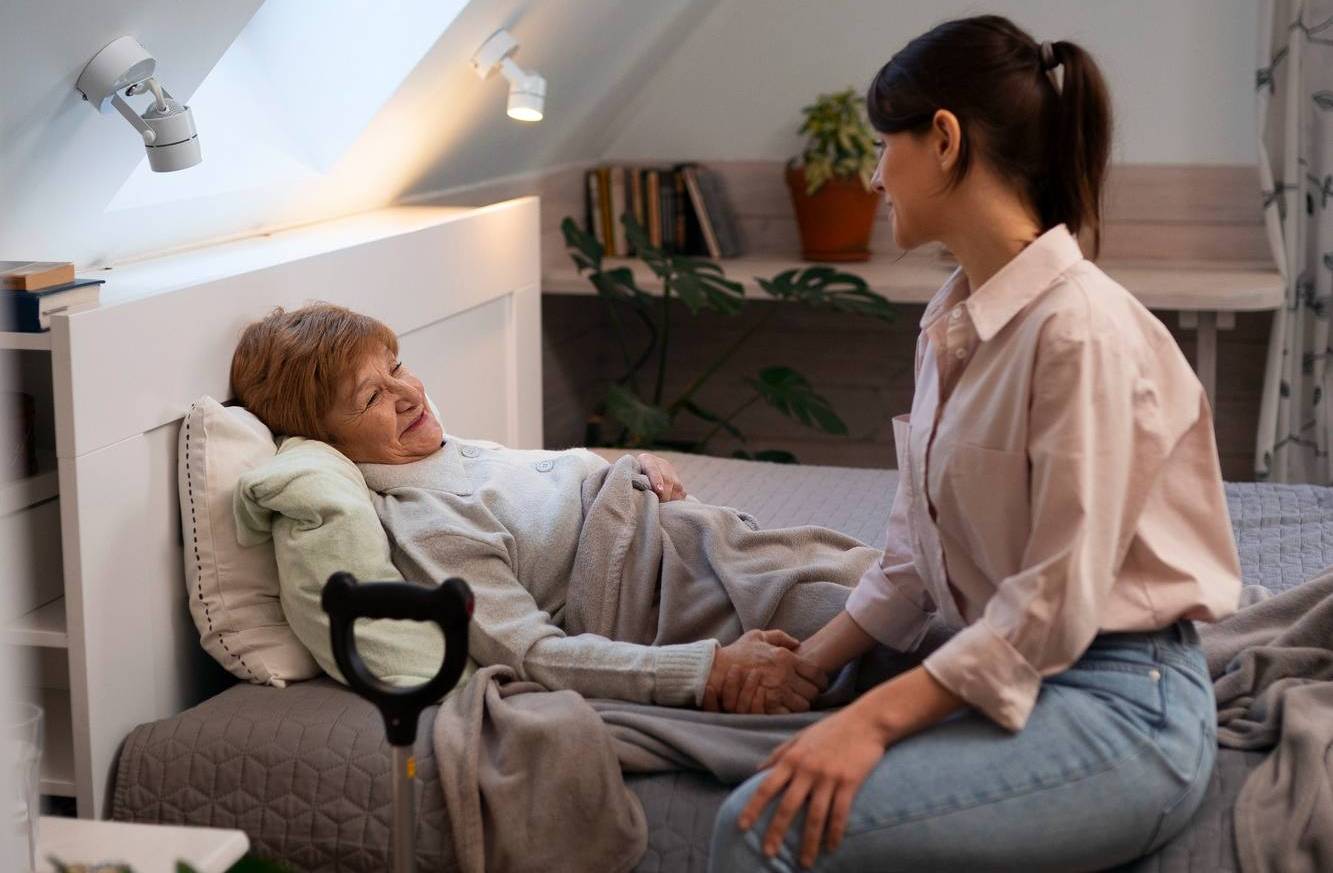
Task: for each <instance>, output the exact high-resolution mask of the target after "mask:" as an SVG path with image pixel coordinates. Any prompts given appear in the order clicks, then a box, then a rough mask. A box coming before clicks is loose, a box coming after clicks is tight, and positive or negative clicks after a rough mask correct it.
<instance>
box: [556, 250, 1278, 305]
mask: <svg viewBox="0 0 1333 873" xmlns="http://www.w3.org/2000/svg"><path fill="white" fill-rule="evenodd" d="M719 263H720V264H721V266H722V269H723V270H724V271H725V272H726V274H727V278H729V279H733V280H735V281H738V282H740V283H741V285H742V286H744V288H745V293H746V295H747V296H748V295H755V296H756V297H758V298H760V299H762V298H763V297H765V296H766V295H764V294H763V292H762V291H761V290H760V288H759V283H758V282H757V281H755V277H756V276H757V277H761V278H765V279H767V278H772V277H773V276H776V275H777V274H778V273H781V272H782V271H784V270H790V269H793V268H795V269H802V268H805V267H812V266H816V264H814V263H813V262H811V261H802V260H799V259H797V258H781V257H776V256H767V257H742V258H724V259H722V260H721V261H719ZM603 264H604V266H605V268H606V269H612V268H615V267H623V266H629V267H632V268H633V269H634V275H635V277H636V279H637V280H638V282H639V286H640V287H641V288H643V289H644V290H645V291H648V292H649V293H652V294H661V293H662V283H661V281H660V280H659V279H658V278H657V276H655V275H654V274H653V273H652V272H651V271H650V270H649V269H648V267H647V266H646V265H644V264H643V262H641V261H638V260H636V259H633V258H629V259H627V258H607V259H606V260H605V261H604V262H603ZM826 266H831V267H837V268H838V269H840V270H844V271H846V272H848V273H855V274H856V275H858V276H860V277H862V278H863V279H865V280H866V283H867V284H868V285H869V286H870V288H871V290H873V291H875V292H876V293H878V294H880V295H881V296H883V297H884V298H885V299H887V300H890V301H892V302H894V303H925V302H927V301H928V300H930V298H931V297H932V296H933V295H934V294H935V292H936V291H938V290H939V288H940V286H941V285H943V284H944V281H945V280H946V279H948V278H949V276H950V274H951V273H953V271H954V269H955V268H956V266H957V265H956V264H953V263H950V262H948V261H946V260H944V259H942V258H940V257H938V256H934V255H922V254H909V255H905V256H903V257H896V256H893V257H890V256H887V255H885V256H873V257H871V259H870V260H868V261H861V262H859V263H848V264H828V265H826ZM1101 266H1102V268H1103V269H1104V270H1105V271H1106V273H1107V274H1108V275H1109V276H1110V277H1111V278H1112V279H1115V280H1116V281H1117V282H1119V283H1120V284H1122V285H1124V286H1125V288H1127V289H1128V290H1129V291H1130V292H1131V293H1132V294H1134V296H1135V297H1137V298H1138V299H1139V300H1140V301H1141V302H1142V303H1143V305H1144V306H1147V307H1148V308H1149V309H1156V310H1173V311H1174V310H1186V311H1202V312H1252V311H1261V310H1269V309H1277V308H1279V307H1280V306H1281V305H1282V301H1283V299H1284V296H1285V289H1284V288H1283V285H1282V276H1281V274H1279V273H1278V271H1277V270H1276V269H1275V268H1273V267H1269V266H1265V265H1262V264H1253V263H1249V262H1236V263H1235V264H1227V263H1225V262H1220V263H1219V262H1213V263H1200V262H1175V261H1160V262H1137V263H1114V262H1113V263H1106V264H1102V265H1101ZM542 290H543V291H548V292H556V293H563V294H594V293H596V292H595V290H594V289H593V287H592V283H591V282H589V281H588V277H587V274H584V275H582V276H580V275H579V274H578V271H577V270H576V269H575V268H574V265H573V263H572V262H570V261H569V259H568V258H565V259H563V260H562V261H560V262H558V263H555V264H548V265H547V267H546V269H545V270H544V271H543V273H542Z"/></svg>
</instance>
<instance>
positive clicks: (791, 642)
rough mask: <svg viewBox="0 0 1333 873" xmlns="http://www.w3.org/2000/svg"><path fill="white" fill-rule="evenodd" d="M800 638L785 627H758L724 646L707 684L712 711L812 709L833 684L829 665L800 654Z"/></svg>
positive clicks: (756, 712)
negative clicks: (827, 671) (826, 667)
mask: <svg viewBox="0 0 1333 873" xmlns="http://www.w3.org/2000/svg"><path fill="white" fill-rule="evenodd" d="M799 645H800V642H799V641H798V640H797V639H796V638H795V637H793V636H791V635H790V634H787V633H784V632H783V631H780V630H752V631H747V632H746V633H744V634H742V635H741V638H740V639H738V640H736V642H734V643H732V644H731V645H729V646H723V647H722V648H720V649H718V651H717V654H716V655H715V656H714V657H713V669H712V671H711V672H710V673H709V674H708V683H707V684H706V685H705V687H704V701H703V708H704V709H706V710H708V711H710V712H717V711H719V710H720V711H722V712H736V713H749V714H753V715H781V714H786V713H791V712H807V711H808V710H809V709H810V703H811V701H813V700H814V699H815V698H816V697H817V696H819V693H820V692H821V691H823V690H824V689H825V688H827V687H828V677H827V676H826V675H825V673H824V671H823V670H821V669H819V668H818V667H816V666H815V665H814V664H812V663H811V662H810V661H808V660H806V659H805V658H802V657H801V656H800V655H798V654H796V648H797V646H799Z"/></svg>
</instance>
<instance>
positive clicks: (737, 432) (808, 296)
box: [560, 213, 894, 463]
mask: <svg viewBox="0 0 1333 873" xmlns="http://www.w3.org/2000/svg"><path fill="white" fill-rule="evenodd" d="M621 221H622V223H623V224H624V225H625V231H626V237H627V239H629V241H630V242H631V244H632V245H633V246H634V249H635V251H636V252H637V253H638V257H639V259H640V260H641V261H643V263H644V264H645V265H647V267H648V269H649V270H650V271H651V272H652V273H653V274H654V275H655V276H656V277H657V278H658V279H659V280H660V281H661V283H662V289H663V290H662V294H661V296H660V298H659V297H657V296H655V295H652V294H649V293H648V292H647V291H645V290H644V289H643V288H641V287H640V286H639V284H638V282H637V281H636V279H635V276H634V272H633V270H632V269H631V268H630V267H627V266H610V265H607V264H605V263H604V251H603V248H602V246H601V244H600V243H598V242H597V240H596V238H595V237H593V236H592V235H591V234H589V233H587V232H586V231H584V230H583V229H582V228H581V227H580V226H579V225H578V224H577V223H576V222H575V221H574V220H573V219H572V218H566V219H565V220H564V221H562V222H561V224H560V229H561V231H562V232H563V234H564V237H565V245H566V246H567V248H568V250H569V255H570V257H571V258H572V259H573V260H574V264H575V266H576V267H577V268H578V271H579V273H580V274H583V273H585V271H586V273H587V276H588V281H589V282H591V283H592V286H593V288H595V289H596V291H597V295H598V296H599V297H600V298H601V299H602V300H603V301H604V302H605V304H606V306H607V311H608V313H609V315H610V318H611V321H612V325H613V328H614V331H615V336H616V341H617V343H618V346H619V351H620V356H621V361H622V363H623V365H624V368H625V369H624V372H623V373H622V374H621V375H620V376H619V377H618V378H616V379H615V380H614V381H613V384H612V385H611V387H610V388H609V389H608V390H607V393H606V396H605V398H604V399H603V401H602V403H601V406H600V409H599V410H598V411H599V412H600V413H604V414H605V415H606V416H609V417H610V419H611V420H613V421H615V422H616V423H617V424H618V425H619V426H620V428H621V430H620V432H619V433H618V434H614V435H613V434H606V435H604V437H603V441H604V442H609V443H610V444H612V445H627V446H634V447H640V448H648V447H653V446H666V447H670V448H673V449H677V450H684V451H693V452H702V451H705V450H706V448H707V446H708V443H709V441H710V440H711V439H712V438H713V437H714V436H716V435H717V434H718V433H720V432H723V431H725V432H726V433H728V434H730V435H731V436H732V437H734V438H735V439H736V440H737V441H739V442H740V443H741V445H742V447H743V448H741V449H738V450H737V451H736V456H737V457H745V458H753V459H756V460H766V461H773V462H775V463H795V462H796V457H795V456H794V455H792V454H791V453H790V452H783V451H777V450H767V451H757V452H753V453H751V451H750V450H749V448H748V444H747V443H746V438H745V434H744V432H743V431H742V430H741V429H740V428H739V427H738V426H737V425H736V423H735V420H736V418H737V416H739V415H740V414H741V413H742V412H744V411H745V410H746V409H748V408H749V407H750V406H752V405H754V404H755V403H757V402H760V401H763V402H765V403H768V404H769V405H770V406H772V407H773V408H774V409H776V410H777V411H779V412H781V413H782V414H783V415H785V416H787V417H788V418H791V419H792V420H793V421H797V422H800V423H801V424H803V425H805V426H807V427H811V428H815V429H817V430H820V431H823V432H824V433H828V434H836V435H844V436H845V435H846V434H847V425H846V424H845V423H844V422H843V421H842V419H841V418H839V417H838V415H837V413H836V412H834V411H833V407H832V405H831V404H830V403H829V402H828V400H827V399H826V398H824V397H823V396H821V395H820V394H819V393H818V392H816V391H815V389H814V387H813V386H812V385H811V384H810V381H809V380H808V379H806V378H805V377H804V376H802V375H801V374H800V373H798V372H796V371H795V370H793V369H791V368H790V367H785V366H770V367H765V368H764V369H762V370H761V371H760V372H759V373H758V374H757V376H756V377H754V378H747V379H744V380H743V381H744V383H745V384H746V385H748V386H749V387H750V388H751V389H752V393H751V394H750V395H749V397H748V398H747V399H746V400H745V402H744V403H742V404H741V405H740V406H738V407H737V408H736V409H734V410H732V411H730V412H729V413H725V414H724V413H719V412H717V411H715V410H711V409H707V408H705V407H703V406H701V405H700V404H699V402H698V401H697V400H696V399H695V398H696V396H697V394H698V392H699V390H700V389H701V388H702V387H703V386H704V385H705V384H707V383H708V382H709V381H710V380H711V379H712V378H713V377H714V376H715V375H716V374H717V373H718V372H720V371H721V369H722V367H723V365H725V364H726V363H727V361H729V360H730V359H731V358H732V357H733V356H734V355H735V354H736V352H737V351H739V350H740V349H741V348H742V347H743V346H744V345H745V343H746V342H748V341H749V340H750V338H751V337H753V336H754V335H755V334H756V333H757V332H758V331H759V330H760V329H761V328H762V327H763V326H764V325H765V324H766V323H767V322H768V320H769V319H771V318H772V316H773V315H774V314H775V313H776V312H777V311H778V309H779V308H780V307H779V306H774V307H771V308H769V309H768V310H767V311H766V312H765V313H764V314H763V315H761V316H760V317H759V318H757V319H755V320H753V322H752V323H751V324H750V326H749V327H748V328H746V329H745V330H743V331H741V332H740V333H739V335H738V336H737V338H736V340H735V341H734V342H733V343H732V344H731V346H730V347H729V348H727V349H726V350H724V351H723V352H722V353H721V354H720V355H719V356H718V357H717V358H716V359H715V360H714V361H713V362H712V363H710V364H709V365H708V366H707V367H705V368H704V370H703V372H701V373H700V374H699V375H698V376H696V377H695V378H694V380H693V381H692V382H691V383H690V384H689V386H688V387H686V388H685V389H684V390H683V391H682V392H681V394H680V395H679V396H677V397H676V398H675V399H673V400H670V401H668V400H665V399H664V398H663V386H664V384H665V377H666V369H667V360H668V358H667V350H668V347H669V343H670V338H671V330H672V321H671V306H670V303H671V300H672V299H673V298H675V299H679V300H680V302H681V303H682V304H684V305H685V307H686V309H687V310H688V311H689V313H690V314H691V315H692V316H693V315H697V314H698V313H700V312H703V311H705V310H708V311H712V312H717V313H719V314H721V315H724V316H728V317H734V316H737V315H740V314H741V313H743V312H744V311H745V307H746V306H747V305H749V303H750V302H751V301H750V299H749V298H747V297H746V296H745V289H744V287H743V286H742V285H741V283H739V282H735V281H733V280H730V279H728V278H727V277H726V273H725V272H724V271H723V269H722V267H721V265H720V264H718V263H717V262H715V261H711V260H708V259H707V258H700V257H693V256H686V255H671V254H667V253H665V252H664V251H662V250H661V249H660V248H658V247H656V246H653V245H651V244H650V243H649V241H648V236H647V234H646V233H644V231H643V228H642V227H640V226H639V224H638V223H637V222H636V221H635V220H634V217H633V215H632V214H630V213H626V214H625V215H623V216H622V217H621ZM756 281H757V283H758V285H759V287H760V288H761V289H762V290H763V291H764V293H765V294H767V295H768V296H769V298H771V299H772V300H773V301H774V302H776V303H779V304H782V305H787V306H805V307H809V308H812V309H832V310H836V311H839V312H847V313H850V314H853V315H859V316H865V317H868V318H876V319H880V320H882V321H892V320H893V317H894V311H893V307H892V306H891V305H890V304H889V303H888V301H886V300H884V299H883V298H882V297H880V296H879V295H877V294H875V293H874V292H873V291H871V290H870V288H869V287H867V285H866V283H865V280H863V279H862V278H861V277H859V276H856V275H855V274H852V273H845V272H841V271H838V270H836V269H834V268H832V267H827V266H815V267H807V268H805V269H793V270H787V271H785V272H783V273H780V274H778V275H777V276H774V277H773V278H772V279H762V278H758V277H756ZM625 315H629V316H630V317H632V318H635V319H638V320H639V322H640V323H641V324H642V326H643V327H644V329H645V331H646V333H647V340H646V342H645V343H644V345H643V347H642V348H638V349H633V348H631V347H630V345H629V343H630V340H629V339H628V337H627V334H626V331H625V329H624V325H625V322H624V320H623V316H625ZM654 357H656V358H657V362H658V363H657V373H656V380H655V383H654V385H653V386H652V387H651V388H650V387H648V386H643V385H640V380H639V374H640V371H641V370H642V369H643V368H644V367H645V366H646V365H647V363H648V362H649V361H650V360H652V359H653V358H654ZM682 414H684V415H690V416H693V417H694V418H696V419H699V420H700V421H704V422H707V423H708V424H710V425H712V428H711V429H710V430H709V431H708V432H707V434H706V435H705V436H704V437H703V438H702V439H699V440H694V441H690V440H680V439H671V438H670V432H671V430H672V428H673V427H674V426H675V424H676V422H677V420H678V419H679V417H680V416H681V415H682Z"/></svg>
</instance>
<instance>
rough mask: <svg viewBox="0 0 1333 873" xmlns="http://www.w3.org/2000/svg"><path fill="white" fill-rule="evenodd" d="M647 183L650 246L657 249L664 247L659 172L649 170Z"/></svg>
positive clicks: (646, 172)
mask: <svg viewBox="0 0 1333 873" xmlns="http://www.w3.org/2000/svg"><path fill="white" fill-rule="evenodd" d="M644 176H645V177H646V181H647V185H646V188H647V192H648V203H647V207H646V208H647V211H648V222H647V224H648V244H649V245H651V246H653V247H655V248H661V247H662V191H661V188H662V183H661V179H660V178H659V176H658V172H657V170H652V169H650V170H647V171H645V173H644Z"/></svg>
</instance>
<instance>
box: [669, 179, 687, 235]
mask: <svg viewBox="0 0 1333 873" xmlns="http://www.w3.org/2000/svg"><path fill="white" fill-rule="evenodd" d="M671 183H672V191H671V205H672V212H671V217H672V218H673V219H674V221H675V223H674V230H675V233H674V234H673V236H672V240H671V248H672V251H676V252H682V253H683V252H685V251H686V250H687V249H686V245H685V214H686V212H687V211H688V210H687V209H686V206H687V204H686V201H685V174H684V173H682V172H681V171H679V170H673V171H672V172H671Z"/></svg>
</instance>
